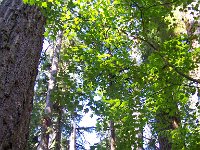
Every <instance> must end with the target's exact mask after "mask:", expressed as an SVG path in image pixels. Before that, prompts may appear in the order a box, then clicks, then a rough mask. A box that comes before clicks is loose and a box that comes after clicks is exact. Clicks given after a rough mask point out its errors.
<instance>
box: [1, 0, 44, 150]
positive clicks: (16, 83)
mask: <svg viewBox="0 0 200 150" xmlns="http://www.w3.org/2000/svg"><path fill="white" fill-rule="evenodd" d="M44 22H45V21H44V18H43V16H42V14H41V13H40V11H39V10H38V9H37V8H36V7H32V6H27V5H24V4H23V3H22V0H3V1H2V2H0V149H1V150H8V149H13V150H25V149H26V145H27V139H28V130H29V120H30V112H31V109H32V98H33V91H34V90H33V88H34V81H35V77H36V74H37V66H38V62H39V58H40V52H41V49H42V43H43V33H44Z"/></svg>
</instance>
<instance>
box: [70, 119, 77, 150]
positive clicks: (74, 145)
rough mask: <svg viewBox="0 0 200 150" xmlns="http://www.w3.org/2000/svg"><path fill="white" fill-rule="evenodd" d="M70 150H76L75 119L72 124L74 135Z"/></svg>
mask: <svg viewBox="0 0 200 150" xmlns="http://www.w3.org/2000/svg"><path fill="white" fill-rule="evenodd" d="M70 150H76V122H75V120H74V119H73V122H72V133H71V139H70Z"/></svg>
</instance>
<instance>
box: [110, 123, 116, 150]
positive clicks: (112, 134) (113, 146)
mask: <svg viewBox="0 0 200 150" xmlns="http://www.w3.org/2000/svg"><path fill="white" fill-rule="evenodd" d="M115 149H116V137H115V127H114V122H113V121H110V150H115Z"/></svg>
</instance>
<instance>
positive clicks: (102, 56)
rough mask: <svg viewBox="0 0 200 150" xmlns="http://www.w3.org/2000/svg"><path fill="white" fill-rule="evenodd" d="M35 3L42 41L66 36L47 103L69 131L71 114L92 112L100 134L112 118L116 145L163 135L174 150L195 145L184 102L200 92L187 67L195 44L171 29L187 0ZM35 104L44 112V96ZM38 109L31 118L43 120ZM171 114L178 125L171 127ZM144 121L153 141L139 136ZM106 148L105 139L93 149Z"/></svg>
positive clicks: (192, 114) (193, 62) (193, 63)
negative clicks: (58, 110) (61, 113)
mask: <svg viewBox="0 0 200 150" xmlns="http://www.w3.org/2000/svg"><path fill="white" fill-rule="evenodd" d="M24 2H26V3H30V4H35V3H34V2H33V1H24ZM35 2H37V5H38V6H40V7H42V8H43V11H44V14H45V15H46V18H47V25H46V33H45V36H46V37H47V39H50V41H55V40H56V38H57V34H58V32H59V31H63V34H64V38H63V43H62V50H61V51H60V61H59V72H58V74H57V76H56V88H55V89H54V91H53V93H52V101H53V102H55V103H58V104H59V106H61V107H62V108H63V109H65V111H66V114H65V118H67V119H66V120H67V121H66V122H63V126H65V125H66V126H68V127H66V128H67V129H69V130H70V128H69V125H68V123H69V119H72V118H70V116H71V115H73V114H74V112H75V114H76V115H77V116H78V117H77V118H79V119H78V120H80V118H81V115H82V114H83V113H88V112H89V111H90V110H92V111H93V113H94V115H97V116H99V120H98V123H97V132H101V133H103V134H105V133H106V132H107V131H108V128H109V125H108V122H109V121H110V120H113V121H114V123H115V132H116V141H117V143H116V145H117V149H127V150H128V149H131V147H134V149H136V148H138V147H142V146H143V143H144V142H145V141H148V142H145V143H146V145H145V144H144V146H146V147H148V146H149V147H155V146H156V144H157V143H158V140H157V139H158V138H159V137H162V136H164V137H166V138H167V139H168V140H169V142H170V143H172V149H191V150H192V149H197V147H198V146H199V144H200V143H199V140H200V139H199V131H200V130H199V128H198V127H197V125H196V123H195V121H196V120H197V117H196V116H198V115H199V114H198V113H197V112H196V111H192V110H191V109H190V108H189V105H190V103H189V100H190V96H191V95H193V94H195V92H196V89H197V86H196V84H195V83H194V80H193V79H194V78H193V77H192V76H191V72H192V71H193V70H195V69H196V67H197V63H198V62H199V50H200V49H199V48H192V44H191V43H189V42H191V41H192V40H195V39H196V38H197V37H196V36H191V35H188V34H177V30H176V29H177V28H176V27H175V26H171V24H172V22H173V21H175V20H174V19H175V14H174V11H173V10H175V9H176V8H177V7H178V6H180V5H183V7H182V9H183V10H184V9H185V7H186V5H187V4H189V3H190V1H186V0H185V1H181V0H177V1H163V0H162V1H161V0H158V1H153V0H146V1H141V0H135V1H128V0H126V1H124V0H114V1H109V0H97V1H90V0H77V1H68V2H64V1H58V0H57V1H53V0H48V1H35ZM179 30H180V28H179ZM181 30H184V31H185V30H186V29H185V28H183V29H181ZM192 37H193V38H192ZM188 41H189V42H188ZM136 53H137V54H136ZM134 54H135V55H134ZM136 57H139V59H140V61H139V62H138V61H137V58H136ZM45 64H48V59H47V60H45V61H44V62H43V67H44V66H45ZM44 69H45V67H44ZM40 78H41V80H42V79H43V77H42V76H40ZM46 82H47V81H46V78H45V84H46ZM40 90H44V87H43V85H40V84H39V83H38V87H37V90H36V93H38V95H39V96H41V93H39V91H40ZM39 96H38V97H39ZM95 96H97V97H98V98H99V99H100V100H96V99H95V98H94V97H95ZM41 97H42V96H41ZM42 98H44V97H42ZM42 98H41V99H42ZM34 107H35V109H36V110H38V108H40V110H41V109H43V105H42V100H40V101H39V103H37V104H35V106H34ZM38 113H39V112H35V116H34V117H33V119H32V121H33V120H34V119H35V118H36V117H40V115H41V114H40V115H39V114H38ZM55 116H56V114H55ZM173 119H174V120H175V121H177V122H175V123H177V126H178V127H172V125H173V124H172V121H174V120H173ZM176 119H177V120H176ZM36 120H37V119H36ZM63 121H64V120H63ZM197 124H198V123H197ZM145 125H149V126H150V130H151V135H152V137H151V138H152V139H148V140H147V139H146V137H141V138H139V137H138V136H139V135H140V134H142V133H144V128H145ZM32 132H33V133H32V134H35V133H34V132H36V131H33V130H32ZM145 132H147V131H145ZM63 134H66V136H67V135H68V134H69V131H67V130H65V133H64V132H63ZM105 135H106V134H105ZM153 136H154V137H153ZM104 137H105V136H104ZM152 141H153V142H152ZM147 143H148V144H149V145H148V144H147ZM108 145H109V142H108V137H105V138H104V140H103V141H101V142H100V143H98V144H95V145H94V146H93V149H95V148H97V149H106V148H108V147H109V146H108ZM91 149H92V148H91Z"/></svg>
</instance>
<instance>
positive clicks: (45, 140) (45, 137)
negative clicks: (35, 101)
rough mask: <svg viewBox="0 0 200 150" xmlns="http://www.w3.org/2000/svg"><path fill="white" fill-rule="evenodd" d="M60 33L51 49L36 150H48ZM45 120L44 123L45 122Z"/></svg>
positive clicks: (60, 42)
mask: <svg viewBox="0 0 200 150" xmlns="http://www.w3.org/2000/svg"><path fill="white" fill-rule="evenodd" d="M62 36H63V34H62V32H61V33H60V34H59V36H58V39H57V41H56V44H55V46H54V48H53V55H52V64H51V70H50V75H49V83H48V90H47V97H46V108H45V116H44V118H43V125H42V133H41V140H40V145H39V147H38V149H42V150H48V149H49V136H50V135H49V134H50V130H49V129H50V127H51V124H52V121H51V120H52V118H51V113H52V103H51V92H52V90H53V88H54V85H55V82H56V79H55V76H56V75H57V72H58V61H59V53H60V49H61V45H62ZM45 120H46V121H45Z"/></svg>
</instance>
